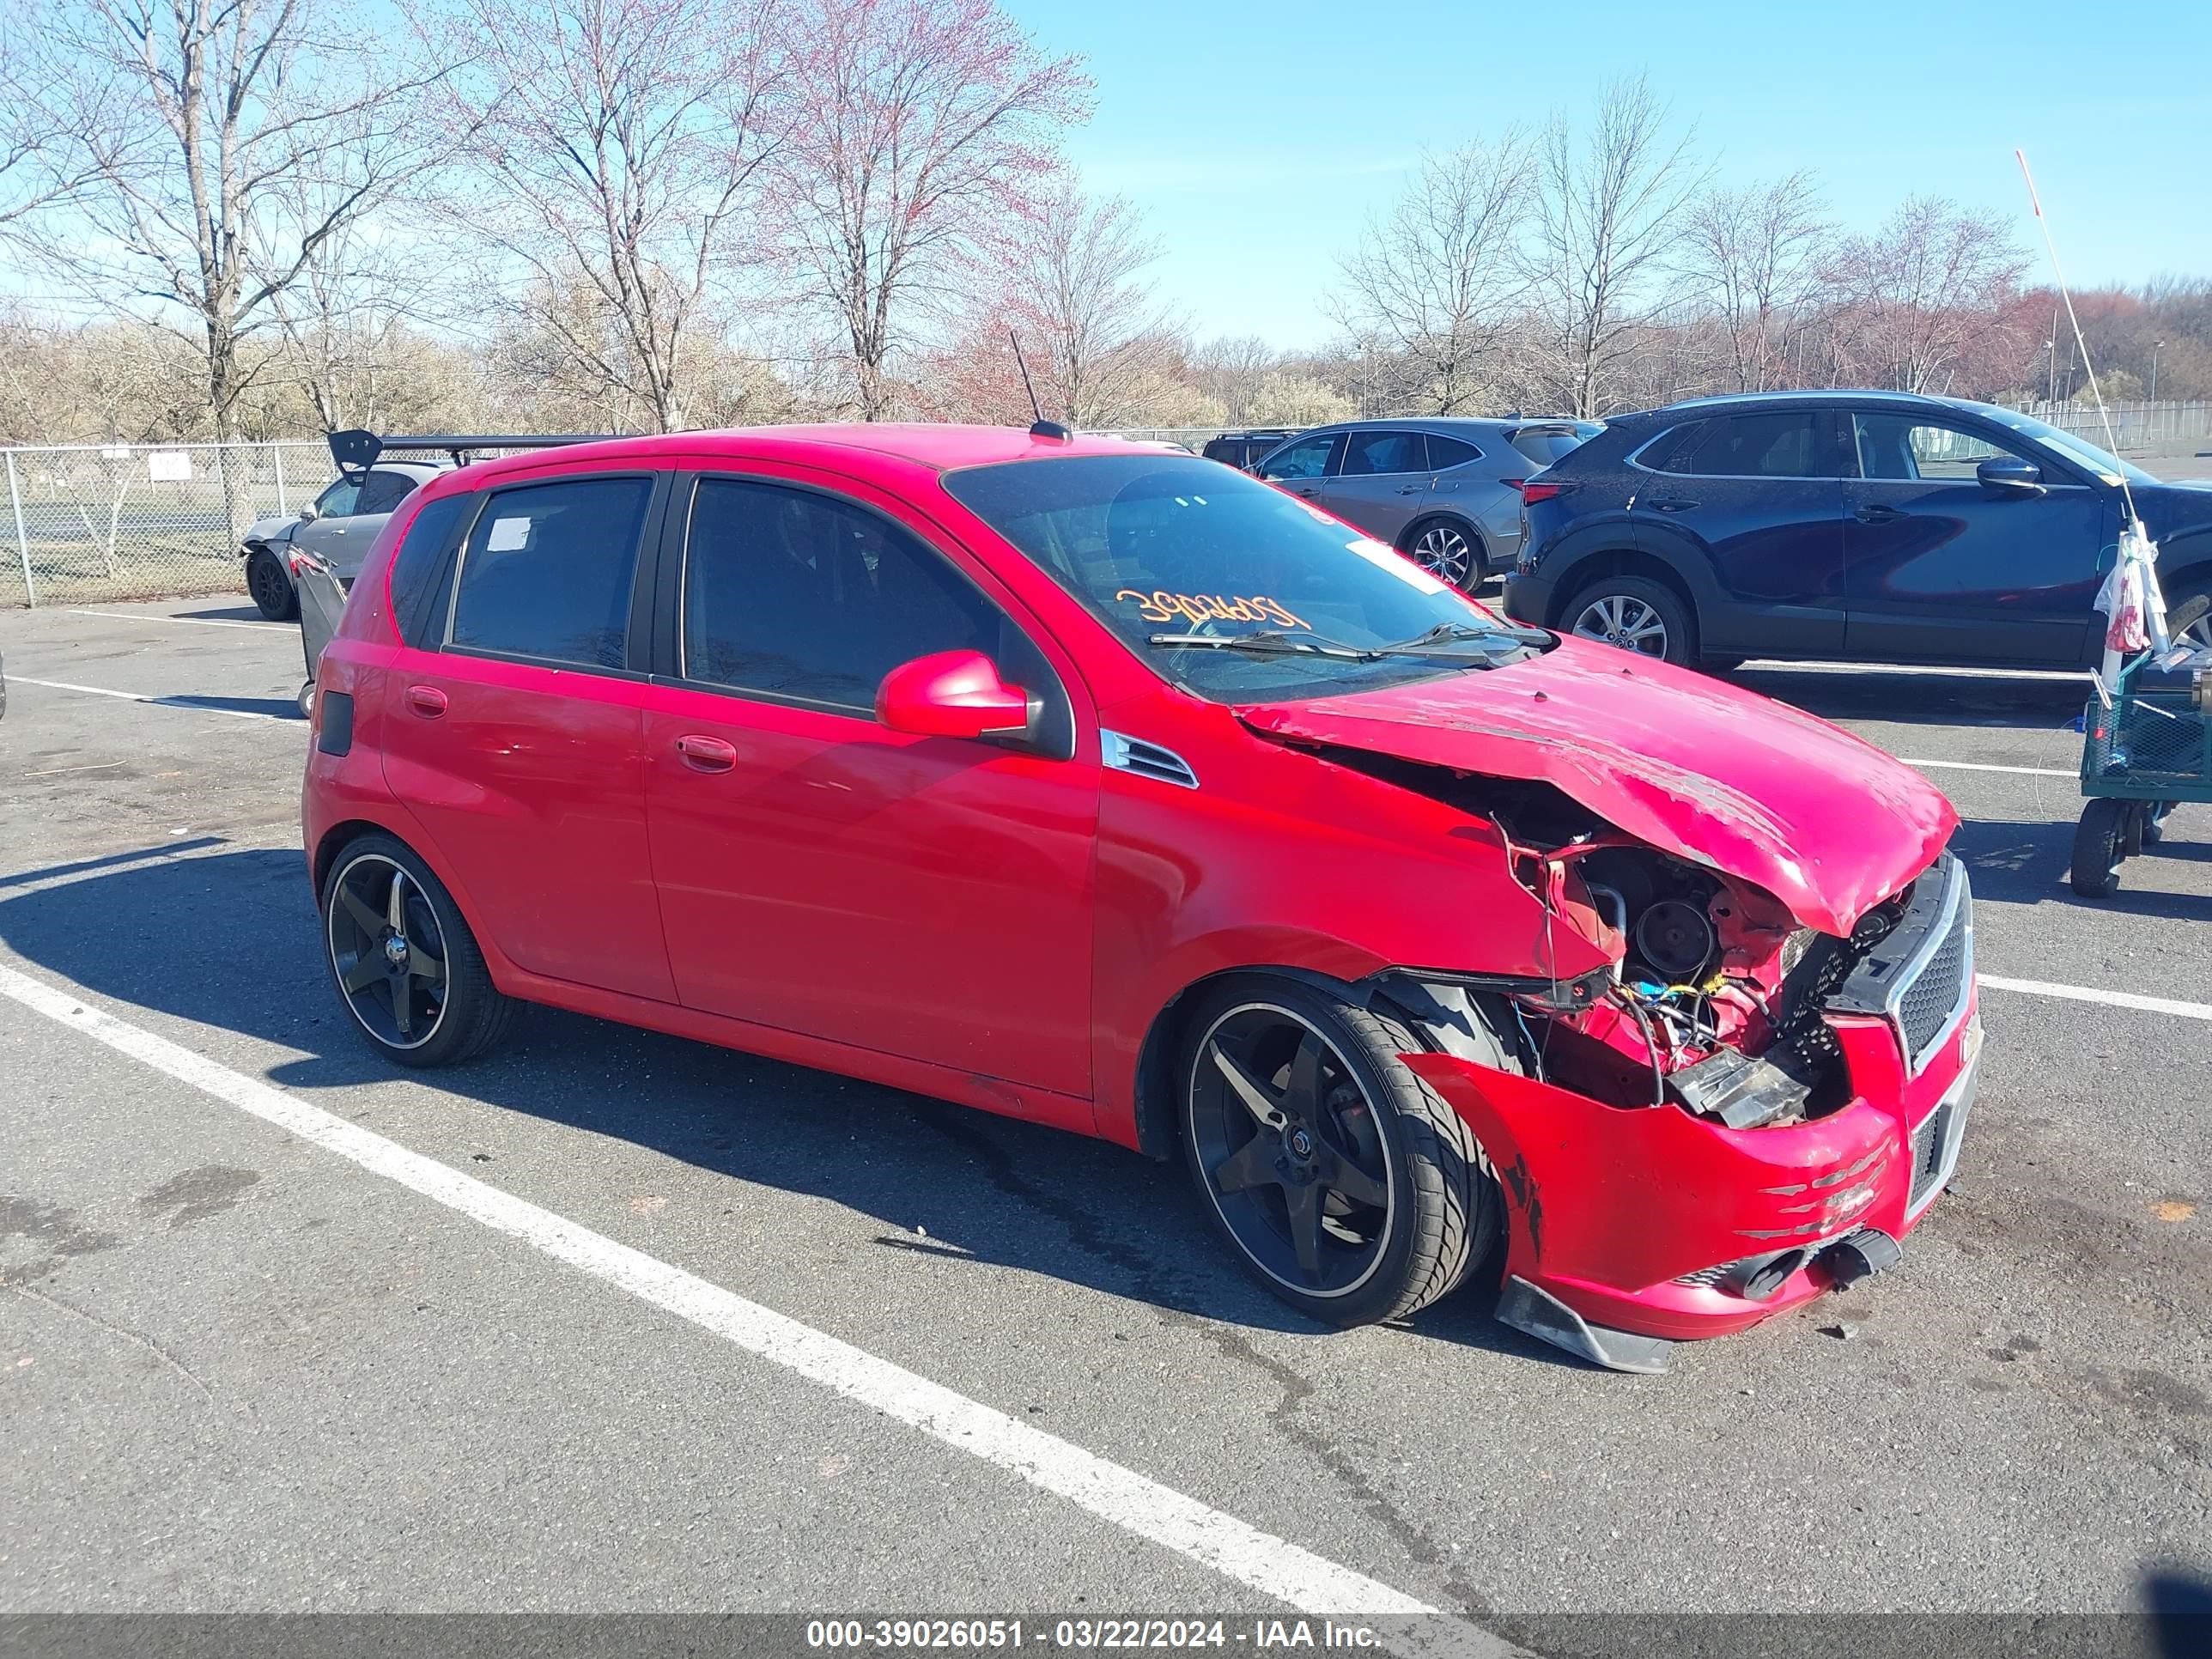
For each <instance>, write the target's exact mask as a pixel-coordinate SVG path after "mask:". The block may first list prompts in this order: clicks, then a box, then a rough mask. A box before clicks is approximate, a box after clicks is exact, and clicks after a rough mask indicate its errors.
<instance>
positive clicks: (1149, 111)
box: [1000, 0, 2212, 347]
mask: <svg viewBox="0 0 2212 1659" xmlns="http://www.w3.org/2000/svg"><path fill="white" fill-rule="evenodd" d="M1000 3H1001V4H1003V5H1005V6H1006V8H1007V9H1009V10H1010V11H1012V13H1013V15H1015V16H1017V17H1018V18H1019V19H1020V20H1021V21H1022V22H1023V24H1024V26H1025V27H1028V28H1029V29H1030V30H1031V31H1032V33H1034V34H1035V35H1036V39H1037V41H1038V44H1039V45H1040V46H1043V47H1045V48H1047V49H1048V50H1051V51H1054V52H1078V53H1080V54H1082V55H1083V56H1084V57H1085V58H1087V59H1088V60H1089V67H1090V70H1091V74H1092V75H1093V76H1095V77H1096V78H1097V82H1098V91H1097V115H1096V117H1095V118H1093V120H1092V121H1091V125H1089V126H1088V127H1087V128H1085V129H1084V130H1082V131H1079V132H1077V133H1075V134H1074V135H1073V137H1072V140H1071V142H1070V144H1069V149H1070V151H1071V153H1072V154H1073V157H1074V159H1075V160H1076V161H1077V162H1078V164H1079V166H1080V167H1081V168H1082V170H1083V173H1084V177H1085V181H1086V183H1087V184H1088V185H1090V186H1091V188H1093V189H1096V190H1101V191H1111V192H1118V193H1121V194H1123V195H1127V196H1128V197H1131V198H1132V199H1133V201H1135V202H1136V203H1137V204H1139V205H1140V206H1141V207H1142V208H1143V209H1144V210H1145V212H1146V218H1147V220H1148V222H1149V224H1150V226H1151V228H1152V231H1153V233H1154V234H1156V235H1157V236H1158V238H1159V240H1161V242H1162V243H1163V244H1164V247H1165V253H1164V257H1163V258H1162V259H1161V261H1160V263H1159V264H1158V266H1157V267H1156V269H1155V273H1154V274H1155V276H1156V278H1157V281H1158V292H1159V295H1160V297H1161V298H1162V299H1163V300H1164V301H1167V302H1168V303H1169V305H1170V307H1172V308H1173V309H1174V310H1175V311H1176V312H1177V313H1180V314H1181V315H1182V317H1184V318H1185V319H1187V320H1188V322H1189V324H1190V325H1192V326H1193V327H1194V329H1195V330H1196V331H1198V333H1199V334H1200V336H1201V337H1204V336H1208V335H1213V334H1243V333H1256V334H1260V335H1263V336H1265V337H1267V338H1268V339H1270V340H1271V341H1273V343H1276V344H1278V345H1280V346H1285V347H1291V346H1297V345H1302V344H1309V343H1319V342H1320V341H1321V340H1322V338H1324V337H1326V335H1327V333H1328V325H1327V323H1326V321H1325V320H1324V319H1323V317H1322V313H1321V311H1320V309H1319V301H1320V299H1321V295H1322V290H1323V289H1325V288H1326V287H1327V286H1328V284H1329V283H1330V282H1331V280H1332V278H1333V276H1334V270H1335V258H1336V257H1337V256H1338V255H1339V254H1340V252H1343V251H1344V250H1346V249H1347V248H1349V247H1351V246H1353V245H1354V244H1355V243H1356V242H1357V240H1358V236H1359V234H1360V230H1361V228H1362V225H1363V224H1364V222H1365V219H1366V217H1367V215H1368V214H1369V212H1370V210H1373V209H1375V208H1376V207H1379V206H1381V205H1382V204H1385V203H1386V202H1387V201H1388V200H1389V197H1390V196H1391V194H1392V193H1393V191H1395V189H1396V187H1397V186H1398V185H1399V184H1400V183H1401V180H1402V178H1403V176H1404V169H1405V167H1407V163H1408V162H1409V161H1411V160H1412V159H1413V157H1414V156H1415V155H1417V154H1418V153H1419V150H1420V149H1421V148H1422V147H1423V146H1424V145H1427V146H1432V147H1443V146H1449V145H1451V144H1455V143H1461V142H1463V141H1464V140H1465V139H1467V138H1468V137H1476V136H1488V135H1492V134H1494V133H1496V132H1498V131H1500V130H1502V129H1504V127H1507V126H1509V125H1513V124H1515V123H1516V122H1518V123H1522V124H1524V125H1534V124H1535V123H1536V122H1539V121H1541V119H1542V118H1544V116H1545V115H1546V113H1547V112H1549V111H1550V110H1552V109H1553V108H1555V107H1560V106H1565V107H1566V108H1568V109H1570V110H1572V109H1574V108H1577V107H1578V106H1583V105H1584V104H1587V103H1588V102H1589V100H1591V98H1592V97H1593V96H1594V94H1595V89H1596V88H1598V87H1599V86H1600V85H1601V84H1602V83H1603V82H1605V81H1607V80H1608V79H1609V78H1611V77H1613V76H1619V75H1623V74H1634V73H1636V72H1638V71H1643V72H1645V73H1648V74H1649V75H1650V77H1651V81H1652V84H1653V85H1654V87H1655V88H1656V89H1657V90H1658V91H1659V93H1660V94H1661V95H1662V96H1663V97H1665V98H1667V99H1668V100H1670V101H1671V103H1672V104H1673V106H1674V112H1675V113H1676V115H1677V116H1678V117H1679V118H1681V119H1682V120H1684V121H1685V122H1690V123H1694V124H1695V125H1696V128H1697V131H1698V135H1699V141H1700V143H1701V147H1702V149H1704V151H1705V154H1706V155H1707V156H1708V157H1709V158H1710V159H1711V161H1713V162H1714V163H1715V164H1716V165H1717V167H1718V169H1719V173H1720V176H1721V177H1722V178H1723V179H1728V180H1748V179H1758V178H1761V177H1767V176H1771V175H1773V174H1776V173H1788V172H1790V171H1792V170H1794V169H1796V168H1799V167H1806V168H1810V169H1812V170H1813V171H1814V172H1815V173H1818V174H1819V176H1820V179H1821V181H1822V183H1823V185H1825V186H1826V191H1827V194H1828V197H1829V200H1830V202H1831V204H1832V207H1833V210H1834V211H1835V213H1836V216H1837V217H1838V219H1839V220H1840V221H1842V222H1844V224H1845V225H1847V226H1848V227H1850V228H1869V229H1870V228H1873V227H1874V226H1875V225H1876V224H1878V223H1879V222H1881V219H1882V218H1883V217H1884V216H1886V215H1887V213H1888V211H1889V210H1891V209H1892V208H1893V206H1895V205H1896V204H1897V203H1898V202H1899V201H1900V200H1901V199H1903V198H1904V197H1906V196H1909V195H1914V194H1929V195H1939V196H1948V197H1954V198H1956V199H1958V200H1960V201H1961V202H1963V203H1966V204H1970V205H1972V206H1975V207H1980V208H1987V209H1990V210H1996V211H1998V212H2002V213H2003V214H2006V215H2008V216H2010V217H2011V218H2012V219H2013V220H2014V221H2015V222H2016V223H2017V226H2018V228H2019V233H2020V236H2021V241H2022V243H2023V244H2024V245H2028V246H2033V248H2034V249H2035V250H2036V252H2037V256H2038V265H2037V271H2038V273H2040V272H2041V270H2042V269H2043V265H2042V254H2041V246H2040V243H2039V242H2038V241H2036V240H2034V239H2035V228H2034V222H2033V219H2032V218H2031V217H2030V216H2029V214H2028V210H2027V192H2026V191H2025V190H2024V188H2023V187H2022V185H2021V181H2020V173H2019V171H2018V168H2017V167H2016V166H2015V163H2014V161H2013V155H2012V152H2013V149H2014V146H2015V145H2022V146H2025V147H2026V149H2027V154H2028V160H2029V161H2030V163H2031V164H2032V165H2033V167H2034V168H2035V176H2036V183H2037V185H2039V187H2040V189H2041V191H2042V193H2043V199H2044V206H2045V211H2046V212H2047V213H2049V214H2050V216H2051V220H2052V222H2053V226H2054V228H2055V229H2056V231H2057V235H2058V238H2059V252H2060V256H2061V257H2062V258H2063V259H2064V260H2065V262H2066V268H2067V275H2068V276H2069V278H2071V279H2072V280H2073V281H2074V282H2075V283H2076V284H2077V285H2087V284H2090V283H2099V282H2111V281H2124V282H2129V283H2136V282H2141V281H2142V280H2144V279H2146V278H2148V277H2151V276H2159V275H2162V274H2192V275H2206V276H2212V5H2207V4H2203V3H2198V4H2196V5H2188V4H2183V3H2178V0H2143V3H2137V4H2131V5H2125V6H2120V5H2100V6H2083V5H2081V4H2079V3H2074V4H2060V3H2055V0H2010V3H2007V4H2002V5H1994V6H1986V7H1984V6H1974V7H1968V6H1965V5H1960V4H1957V3H1949V4H1947V3H1944V0H1921V3H1917V4H1898V3H1894V0H1859V3H1857V4H1853V5H1850V6H1847V7H1830V6H1826V5H1817V4H1816V5H1803V4H1790V3H1787V0H1765V3H1759V4H1746V3H1741V0H1700V3H1695V4H1692V5H1682V6H1670V5H1667V4H1664V3H1661V4H1654V3H1651V0H1642V3H1638V4H1618V3H1613V0H1582V3H1559V0H1552V3H1542V0H1538V3H1531V0H1515V3H1508V4H1494V3H1493V4H1480V3H1465V0H1462V3H1438V0H1395V3H1391V4H1388V5H1370V4H1358V3H1353V4H1343V3H1337V4H1321V3H1310V0H1277V3H1273V4H1270V5H1231V6H1225V5H1219V4H1207V3H1205V0H1108V3H1104V4H1100V3H1096V0H1086V3H1083V4H1076V3H1073V0H1000Z"/></svg>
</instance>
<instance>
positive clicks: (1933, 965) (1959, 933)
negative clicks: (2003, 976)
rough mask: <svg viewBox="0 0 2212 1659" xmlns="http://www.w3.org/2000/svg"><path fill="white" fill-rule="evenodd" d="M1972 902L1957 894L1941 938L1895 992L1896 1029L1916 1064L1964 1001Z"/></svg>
mask: <svg viewBox="0 0 2212 1659" xmlns="http://www.w3.org/2000/svg"><path fill="white" fill-rule="evenodd" d="M1972 943H1973V911H1972V900H1971V899H1969V898H1967V897H1966V896H1963V895H1962V896H1960V902H1959V905H1958V908H1956V909H1955V910H1954V911H1953V912H1952V913H1951V927H1950V931H1949V932H1948V933H1946V934H1945V935H1944V936H1943V942H1942V944H1940V945H1937V946H1936V949H1935V951H1934V952H1933V953H1932V954H1931V955H1930V956H1929V958H1928V961H1927V965H1926V966H1924V967H1923V968H1922V969H1921V970H1920V972H1919V973H1918V975H1916V976H1915V977H1914V978H1913V979H1912V980H1911V981H1910V982H1909V983H1907V984H1906V985H1905V986H1904V987H1903V988H1902V989H1901V990H1899V992H1898V993H1896V996H1897V1028H1898V1031H1899V1034H1900V1035H1901V1036H1903V1037H1904V1038H1905V1054H1906V1055H1907V1056H1908V1057H1909V1058H1910V1059H1911V1061H1912V1064H1913V1066H1915V1067H1916V1068H1917V1066H1919V1065H1920V1063H1921V1060H1923V1057H1924V1056H1925V1055H1926V1054H1927V1053H1928V1051H1929V1048H1932V1047H1934V1046H1935V1043H1936V1039H1937V1038H1938V1037H1940V1036H1942V1035H1943V1033H1944V1030H1946V1028H1948V1026H1949V1025H1950V1024H1951V1017H1952V1016H1953V1015H1954V1014H1955V1013H1957V1012H1959V1010H1960V1008H1961V1007H1963V1006H1965V1004H1966V992H1967V988H1968V983H1967V982H1968V981H1969V980H1970V979H1971V977H1972V973H1973V949H1972Z"/></svg>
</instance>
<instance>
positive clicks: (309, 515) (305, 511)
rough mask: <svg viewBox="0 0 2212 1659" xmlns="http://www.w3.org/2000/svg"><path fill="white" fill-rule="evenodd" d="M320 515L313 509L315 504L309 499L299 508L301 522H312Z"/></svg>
mask: <svg viewBox="0 0 2212 1659" xmlns="http://www.w3.org/2000/svg"><path fill="white" fill-rule="evenodd" d="M321 516H322V515H321V514H320V513H317V512H316V511H315V504H314V503H313V501H309V502H308V503H307V505H306V506H305V507H301V509H300V522H301V524H313V523H314V521H315V520H317V519H319V518H320V517H321Z"/></svg>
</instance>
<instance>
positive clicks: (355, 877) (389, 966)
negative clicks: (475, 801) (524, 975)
mask: <svg viewBox="0 0 2212 1659" xmlns="http://www.w3.org/2000/svg"><path fill="white" fill-rule="evenodd" d="M321 904H322V913H323V960H324V963H325V966H327V967H328V968H329V969H330V972H331V984H332V986H333V987H336V989H337V994H338V1000H339V1001H340V1002H341V1003H343V1004H344V1006H345V1010H346V1012H347V1014H348V1015H349V1017H350V1018H352V1020H353V1023H354V1025H355V1027H356V1029H357V1030H359V1031H360V1032H361V1033H362V1036H364V1037H366V1038H367V1039H368V1042H369V1044H370V1046H371V1047H372V1048H375V1049H376V1051H377V1052H378V1053H380V1054H382V1055H383V1056H384V1057H385V1058H386V1059H387V1060H392V1061H393V1062H394V1063H395V1064H398V1065H401V1066H418V1067H429V1066H452V1065H457V1064H459V1063H460V1062H461V1061H463V1060H474V1059H476V1058H477V1056H478V1055H480V1054H485V1053H487V1052H489V1050H490V1049H491V1048H492V1047H493V1046H494V1045H495V1044H496V1043H497V1042H499V1041H500V1040H501V1038H502V1037H504V1036H506V1035H507V1027H508V1026H509V1025H510V1024H513V1018H514V1011H515V1009H516V1007H517V1006H518V1005H517V1004H516V1003H515V1001H514V1000H513V998H511V997H507V996H504V995H502V994H501V993H500V990H499V987H496V986H495V985H494V984H493V983H492V981H491V970H490V969H488V968H486V967H485V966H484V959H483V951H481V950H480V949H478V948H477V940H476V935H475V934H474V933H471V932H470V931H469V925H468V923H467V922H466V921H464V920H463V919H462V916H461V908H460V906H459V905H458V904H456V903H454V902H453V895H452V894H451V893H449V892H448V891H447V890H446V884H445V883H443V882H442V881H440V880H439V879H438V878H437V875H436V873H435V872H434V871H432V870H431V868H430V866H428V865H427V864H425V863H423V862H422V859H421V858H419V857H418V856H416V853H415V850H414V849H413V848H410V847H409V846H407V845H406V844H405V843H404V842H401V841H398V840H397V839H396V838H394V837H393V836H386V835H382V834H375V835H368V836H361V837H360V838H359V839H357V840H355V841H351V842H347V843H346V845H345V847H344V848H343V850H342V851H341V852H340V853H339V854H338V855H337V857H336V858H335V859H333V860H331V870H330V874H329V875H328V876H326V877H325V878H324V880H323V890H322V893H321Z"/></svg>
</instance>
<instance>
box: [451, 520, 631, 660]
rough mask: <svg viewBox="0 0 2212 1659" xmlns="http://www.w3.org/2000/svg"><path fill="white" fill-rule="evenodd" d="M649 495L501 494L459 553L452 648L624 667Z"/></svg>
mask: <svg viewBox="0 0 2212 1659" xmlns="http://www.w3.org/2000/svg"><path fill="white" fill-rule="evenodd" d="M652 495H653V486H652V483H651V482H650V481H649V480H647V479H645V478H577V479H568V480H562V481H561V482H559V483H543V484H529V485H526V486H524V487H522V488H520V489H503V490H501V491H500V492H499V493H498V494H497V495H494V496H493V497H492V498H491V499H490V500H489V501H487V502H485V503H484V508H483V512H482V513H480V514H479V515H478V516H477V521H476V525H475V527H474V528H473V529H471V531H470V532H469V539H468V545H467V546H466V547H465V549H464V550H463V551H462V556H461V574H460V591H459V593H458V594H457V595H456V596H455V599H454V603H453V635H452V643H453V644H454V645H457V646H460V647H465V648H468V649H471V650H477V651H490V652H496V653H501V654H502V655H508V656H518V657H534V658H538V659H541V660H544V661H549V662H566V663H576V664H580V665H584V666H587V667H595V668H620V667H623V665H625V663H626V662H627V660H628V652H627V636H628V634H629V599H630V582H631V578H632V576H633V575H634V574H635V571H636V568H637V548H638V538H639V535H640V532H641V531H642V530H643V529H644V526H645V513H646V507H647V503H648V502H649V501H651V499H652Z"/></svg>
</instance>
